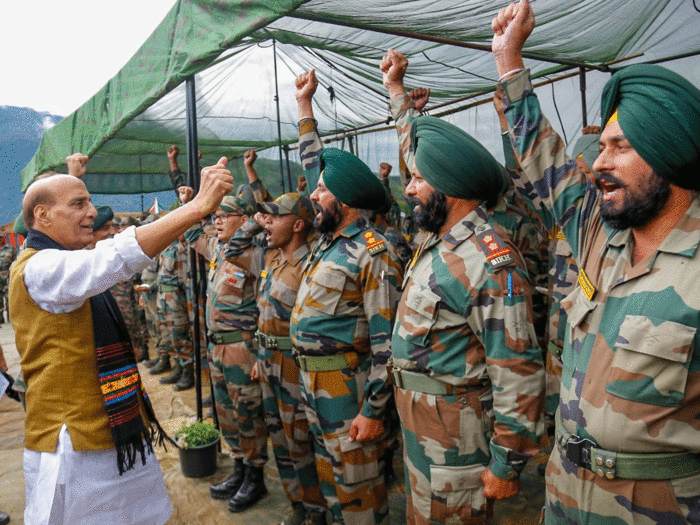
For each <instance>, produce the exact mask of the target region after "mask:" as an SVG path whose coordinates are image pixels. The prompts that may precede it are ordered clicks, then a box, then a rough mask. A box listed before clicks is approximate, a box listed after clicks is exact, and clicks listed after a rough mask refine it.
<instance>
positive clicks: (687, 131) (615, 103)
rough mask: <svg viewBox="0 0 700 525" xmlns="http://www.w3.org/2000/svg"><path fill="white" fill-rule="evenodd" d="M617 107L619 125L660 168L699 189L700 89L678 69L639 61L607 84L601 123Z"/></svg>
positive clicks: (667, 175) (682, 183) (661, 172)
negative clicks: (676, 71) (677, 71)
mask: <svg viewBox="0 0 700 525" xmlns="http://www.w3.org/2000/svg"><path fill="white" fill-rule="evenodd" d="M616 110H617V112H618V120H619V123H620V128H622V131H623V133H624V134H625V137H626V138H627V140H629V142H630V144H632V147H633V148H634V149H635V151H636V152H637V153H639V155H640V156H641V157H642V158H643V159H644V160H645V161H646V162H647V164H649V165H650V166H651V167H652V168H653V169H654V171H656V173H658V174H659V175H660V176H662V177H664V178H665V179H667V180H669V181H670V182H672V183H673V184H677V185H678V186H681V187H682V188H687V189H694V190H700V176H698V175H699V170H700V90H699V89H698V88H696V87H695V86H694V85H693V84H691V83H690V82H689V81H688V80H686V79H685V78H683V77H682V76H680V75H679V74H677V73H674V72H673V71H671V70H669V69H666V68H664V67H661V66H657V65H654V64H635V65H632V66H629V67H626V68H625V69H622V70H620V71H618V72H617V73H615V74H614V75H613V76H612V77H611V78H610V80H608V82H607V84H605V87H604V88H603V98H602V100H601V110H600V114H601V119H602V126H603V127H604V126H605V124H606V123H607V122H608V120H609V119H610V117H611V115H612V114H613V113H614V112H615V111H616Z"/></svg>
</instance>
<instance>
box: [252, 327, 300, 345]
mask: <svg viewBox="0 0 700 525" xmlns="http://www.w3.org/2000/svg"><path fill="white" fill-rule="evenodd" d="M255 338H256V339H257V340H258V344H259V345H260V346H264V347H265V348H269V349H270V350H293V349H294V345H293V344H292V338H291V337H281V336H277V335H265V334H263V333H262V332H261V331H260V330H258V331H257V332H255Z"/></svg>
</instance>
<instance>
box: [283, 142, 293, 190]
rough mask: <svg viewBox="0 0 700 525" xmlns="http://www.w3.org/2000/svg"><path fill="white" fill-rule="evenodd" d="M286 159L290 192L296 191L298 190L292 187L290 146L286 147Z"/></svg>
mask: <svg viewBox="0 0 700 525" xmlns="http://www.w3.org/2000/svg"><path fill="white" fill-rule="evenodd" d="M284 159H285V161H286V163H287V182H288V183H289V191H296V188H295V187H294V186H292V167H291V166H290V164H289V146H288V145H287V144H285V145H284Z"/></svg>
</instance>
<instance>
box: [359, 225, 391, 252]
mask: <svg viewBox="0 0 700 525" xmlns="http://www.w3.org/2000/svg"><path fill="white" fill-rule="evenodd" d="M363 237H364V238H365V243H366V246H365V247H366V248H367V251H368V252H369V254H370V255H377V254H378V253H382V252H383V251H386V242H385V241H384V240H380V239H377V238H376V237H375V236H374V232H371V231H368V232H365V233H364V235H363Z"/></svg>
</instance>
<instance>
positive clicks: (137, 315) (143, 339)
mask: <svg viewBox="0 0 700 525" xmlns="http://www.w3.org/2000/svg"><path fill="white" fill-rule="evenodd" d="M111 291H112V295H113V296H114V299H115V300H116V301H117V304H118V305H119V310H120V311H121V313H122V317H123V318H124V322H125V323H126V328H127V329H128V330H129V337H130V338H131V345H132V346H133V347H134V350H135V351H136V353H137V355H138V354H139V353H140V352H141V350H142V349H144V348H146V344H147V333H146V326H145V325H146V319H145V317H144V313H143V309H142V308H141V307H140V306H139V304H138V298H137V297H136V292H134V281H133V280H131V279H130V280H128V281H123V282H120V283H117V284H115V285H114V286H113V287H112V288H111Z"/></svg>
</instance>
